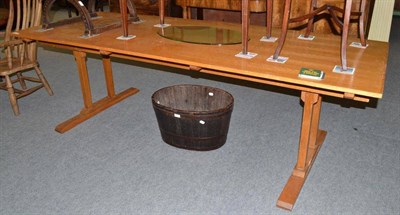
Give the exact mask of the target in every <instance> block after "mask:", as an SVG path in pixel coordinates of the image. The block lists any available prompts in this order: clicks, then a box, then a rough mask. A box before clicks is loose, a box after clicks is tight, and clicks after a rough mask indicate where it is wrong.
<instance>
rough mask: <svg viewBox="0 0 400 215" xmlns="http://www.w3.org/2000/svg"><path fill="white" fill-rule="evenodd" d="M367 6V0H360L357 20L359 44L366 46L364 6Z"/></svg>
mask: <svg viewBox="0 0 400 215" xmlns="http://www.w3.org/2000/svg"><path fill="white" fill-rule="evenodd" d="M366 6H367V1H366V0H361V6H360V13H361V15H360V17H359V20H358V28H359V32H360V40H361V45H362V46H364V47H365V46H367V41H366V39H365V25H364V22H365V8H366Z"/></svg>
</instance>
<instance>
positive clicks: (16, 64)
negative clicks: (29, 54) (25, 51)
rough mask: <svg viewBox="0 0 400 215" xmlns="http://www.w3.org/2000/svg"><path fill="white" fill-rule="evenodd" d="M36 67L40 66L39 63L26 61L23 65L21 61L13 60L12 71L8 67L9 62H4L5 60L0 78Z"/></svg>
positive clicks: (0, 70) (0, 71) (1, 65)
mask: <svg viewBox="0 0 400 215" xmlns="http://www.w3.org/2000/svg"><path fill="white" fill-rule="evenodd" d="M35 66H38V63H37V62H36V61H30V60H24V62H23V63H22V64H21V63H20V60H19V59H17V58H13V59H12V68H11V69H10V68H9V67H8V62H4V60H3V61H1V62H0V76H6V75H11V74H14V73H16V72H18V71H23V70H27V69H32V68H34V67H35Z"/></svg>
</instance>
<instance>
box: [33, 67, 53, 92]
mask: <svg viewBox="0 0 400 215" xmlns="http://www.w3.org/2000/svg"><path fill="white" fill-rule="evenodd" d="M35 71H36V74H37V76H38V77H39V79H40V81H41V82H42V83H43V86H44V88H46V90H47V93H48V94H49V95H50V96H52V95H53V90H51V87H50V85H49V83H48V82H47V80H46V78H45V77H44V75H43V73H42V71H41V70H40V68H39V67H38V66H35Z"/></svg>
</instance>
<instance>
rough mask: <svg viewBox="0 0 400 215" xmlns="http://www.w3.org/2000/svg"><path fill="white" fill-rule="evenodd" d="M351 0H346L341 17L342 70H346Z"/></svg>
mask: <svg viewBox="0 0 400 215" xmlns="http://www.w3.org/2000/svg"><path fill="white" fill-rule="evenodd" d="M352 3H353V0H346V5H345V11H344V18H343V30H342V43H341V62H342V70H343V71H346V70H347V69H348V68H347V37H348V34H349V24H350V14H351V5H352Z"/></svg>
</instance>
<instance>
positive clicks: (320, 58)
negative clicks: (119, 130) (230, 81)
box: [19, 13, 388, 98]
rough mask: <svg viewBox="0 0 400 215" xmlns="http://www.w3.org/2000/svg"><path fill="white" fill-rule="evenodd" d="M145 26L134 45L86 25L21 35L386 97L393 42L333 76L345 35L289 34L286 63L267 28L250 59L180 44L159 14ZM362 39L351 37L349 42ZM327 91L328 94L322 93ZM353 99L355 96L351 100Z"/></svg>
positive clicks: (358, 56)
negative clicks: (311, 72)
mask: <svg viewBox="0 0 400 215" xmlns="http://www.w3.org/2000/svg"><path fill="white" fill-rule="evenodd" d="M101 16H102V17H103V18H102V19H96V20H94V21H95V23H97V24H98V25H101V24H104V23H110V22H116V21H119V20H118V18H119V15H118V14H112V13H101ZM142 19H143V20H145V22H144V23H141V24H130V25H129V32H132V34H134V35H136V36H137V37H136V38H135V39H133V40H129V41H120V40H116V39H115V38H116V37H118V36H121V34H122V29H113V30H110V31H107V32H104V33H102V34H100V35H98V36H95V37H91V38H88V39H84V38H81V37H80V36H81V34H82V29H83V24H82V23H76V24H71V25H69V26H63V27H59V28H55V29H53V30H50V31H47V32H45V33H44V32H38V31H37V29H29V30H24V31H21V32H19V36H20V37H22V38H27V39H33V40H39V41H43V42H46V43H49V44H53V45H54V46H60V45H62V46H63V47H64V48H70V49H72V50H74V49H79V48H84V49H87V50H90V51H91V52H94V53H100V52H102V51H103V52H104V51H106V52H110V53H111V57H122V58H129V59H135V60H139V61H144V62H151V63H158V64H162V65H169V66H175V67H179V68H186V69H189V68H199V69H198V71H200V72H207V73H210V74H213V73H215V74H218V75H221V74H222V73H224V76H230V77H233V78H237V79H243V80H250V81H257V82H265V83H271V84H274V85H278V86H283V87H287V88H293V89H300V90H304V88H302V87H305V88H306V89H308V90H320V91H321V92H318V93H320V94H322V95H329V92H330V91H333V92H339V93H343V94H344V95H346V96H347V97H348V98H351V97H354V96H352V95H356V96H357V95H359V96H365V97H373V98H381V97H382V95H383V87H384V80H385V73H386V64H387V57H388V44H387V43H384V42H374V41H369V46H368V48H366V49H358V48H353V47H349V48H348V64H349V66H352V67H356V72H355V74H354V75H344V74H338V73H334V72H332V68H333V67H334V66H335V65H340V55H339V53H340V37H339V36H335V35H331V34H317V39H316V40H314V41H312V42H310V41H304V40H298V39H296V38H297V36H298V35H299V32H297V31H289V33H288V36H287V42H286V45H285V49H284V50H283V51H282V54H281V55H282V56H287V57H289V60H288V62H286V63H285V64H277V63H271V62H267V61H266V59H267V58H268V57H269V56H271V55H272V54H273V52H274V50H275V47H276V43H264V42H260V41H259V39H260V38H261V36H262V35H264V34H265V27H261V26H251V28H250V29H249V33H250V35H249V36H250V42H249V51H250V52H254V53H258V56H256V57H255V58H253V59H251V60H249V59H241V58H237V57H235V55H236V54H237V53H239V52H240V51H241V44H238V45H226V46H208V45H197V44H189V43H183V42H177V41H172V40H168V39H166V38H163V37H161V36H159V35H158V34H157V31H158V30H159V28H154V27H153V25H155V24H157V23H158V22H159V20H158V17H156V16H142ZM166 22H168V23H171V24H172V25H176V26H178V25H197V26H204V25H207V26H217V27H223V28H229V29H235V30H238V31H240V29H241V25H238V24H234V23H223V22H205V21H199V20H184V19H180V18H170V17H167V20H166ZM279 33H280V32H279V30H278V29H274V30H273V36H279ZM352 41H358V39H357V38H355V37H350V38H349V43H350V42H352ZM302 67H307V68H313V69H319V70H323V71H324V72H325V73H326V76H325V78H324V79H323V80H321V81H318V80H315V81H314V80H308V79H301V78H298V72H299V70H300V69H301V68H302ZM322 91H323V92H322ZM349 95H350V96H349Z"/></svg>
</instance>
